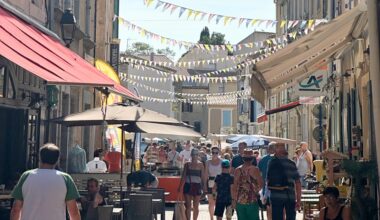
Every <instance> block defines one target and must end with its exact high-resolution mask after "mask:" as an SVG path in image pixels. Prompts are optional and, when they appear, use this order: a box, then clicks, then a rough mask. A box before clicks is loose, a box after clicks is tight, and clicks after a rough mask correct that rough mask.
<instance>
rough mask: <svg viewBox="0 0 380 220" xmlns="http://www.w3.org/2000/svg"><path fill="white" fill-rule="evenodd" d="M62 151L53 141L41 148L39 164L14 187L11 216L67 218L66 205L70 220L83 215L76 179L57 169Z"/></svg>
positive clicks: (14, 218) (63, 219)
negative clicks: (79, 207)
mask: <svg viewBox="0 0 380 220" xmlns="http://www.w3.org/2000/svg"><path fill="white" fill-rule="evenodd" d="M59 154H60V152H59V148H58V147H57V146H56V145H54V144H51V143H49V144H45V145H44V146H42V147H41V148H40V163H39V168H38V169H34V170H28V171H26V172H24V173H23V174H22V176H21V177H20V179H19V181H18V183H17V185H16V186H15V188H14V189H13V191H12V197H13V198H14V203H13V207H12V211H11V220H16V219H17V220H19V219H21V220H27V219H38V220H50V219H55V220H66V207H67V211H68V213H69V216H70V219H71V220H78V219H80V214H79V210H78V207H77V202H76V199H78V198H79V193H78V190H77V188H76V186H75V184H74V181H73V179H72V178H71V177H70V175H68V174H67V173H64V172H61V171H58V170H55V169H54V168H55V166H56V164H57V162H58V159H59Z"/></svg>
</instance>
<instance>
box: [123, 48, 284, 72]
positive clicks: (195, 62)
mask: <svg viewBox="0 0 380 220" xmlns="http://www.w3.org/2000/svg"><path fill="white" fill-rule="evenodd" d="M283 47H284V45H276V46H274V47H269V48H263V49H259V50H256V51H251V52H248V53H243V54H238V55H235V56H225V57H219V58H215V59H207V60H193V61H180V62H177V63H173V62H166V61H160V62H155V61H150V60H143V59H134V58H131V57H124V56H121V57H120V62H121V63H126V62H127V63H132V64H140V65H145V66H147V65H150V66H164V67H176V66H177V67H186V66H187V67H194V66H199V65H205V64H206V63H207V64H210V63H223V62H225V61H232V62H234V63H236V62H240V60H239V59H242V58H245V57H248V56H254V55H261V54H264V53H268V52H270V51H272V50H278V49H281V48H283Z"/></svg>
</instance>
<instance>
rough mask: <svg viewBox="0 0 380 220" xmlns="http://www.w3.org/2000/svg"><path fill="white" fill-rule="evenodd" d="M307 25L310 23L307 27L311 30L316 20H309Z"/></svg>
mask: <svg viewBox="0 0 380 220" xmlns="http://www.w3.org/2000/svg"><path fill="white" fill-rule="evenodd" d="M307 23H308V25H307V27H308V28H311V26H313V24H314V20H309V21H308V22H307Z"/></svg>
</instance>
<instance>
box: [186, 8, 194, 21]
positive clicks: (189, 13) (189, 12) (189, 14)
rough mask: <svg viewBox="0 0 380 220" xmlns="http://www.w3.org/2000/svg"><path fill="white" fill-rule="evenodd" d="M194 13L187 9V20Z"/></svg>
mask: <svg viewBox="0 0 380 220" xmlns="http://www.w3.org/2000/svg"><path fill="white" fill-rule="evenodd" d="M193 13H194V11H193V10H191V9H187V19H189V18H190V17H191V15H193Z"/></svg>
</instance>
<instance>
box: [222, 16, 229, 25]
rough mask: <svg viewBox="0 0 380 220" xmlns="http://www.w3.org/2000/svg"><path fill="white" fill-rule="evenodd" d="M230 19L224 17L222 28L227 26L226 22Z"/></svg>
mask: <svg viewBox="0 0 380 220" xmlns="http://www.w3.org/2000/svg"><path fill="white" fill-rule="evenodd" d="M230 19H231V18H230V17H224V22H223V23H224V26H226V25H227V23H228V21H229V20H230Z"/></svg>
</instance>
